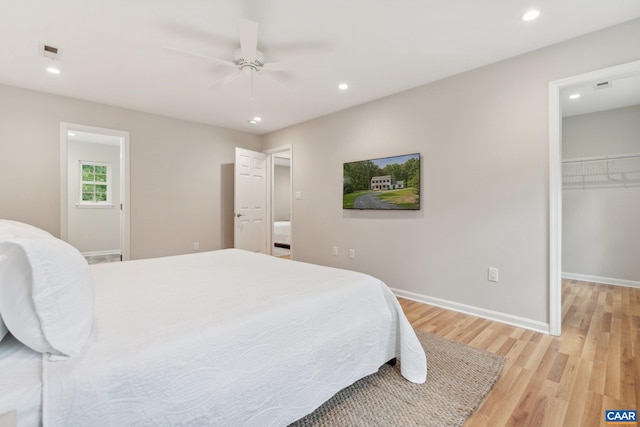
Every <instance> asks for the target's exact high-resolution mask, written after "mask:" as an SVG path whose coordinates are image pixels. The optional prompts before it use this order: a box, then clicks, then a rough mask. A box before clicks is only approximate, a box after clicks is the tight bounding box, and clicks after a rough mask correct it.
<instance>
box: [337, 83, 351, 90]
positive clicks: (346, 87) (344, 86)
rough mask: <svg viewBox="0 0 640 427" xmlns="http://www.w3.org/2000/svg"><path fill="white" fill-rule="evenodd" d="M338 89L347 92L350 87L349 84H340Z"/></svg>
mask: <svg viewBox="0 0 640 427" xmlns="http://www.w3.org/2000/svg"><path fill="white" fill-rule="evenodd" d="M338 89H340V90H347V89H349V85H348V84H347V83H340V84H339V85H338Z"/></svg>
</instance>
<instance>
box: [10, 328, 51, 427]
mask: <svg viewBox="0 0 640 427" xmlns="http://www.w3.org/2000/svg"><path fill="white" fill-rule="evenodd" d="M41 378H42V355H41V354H40V353H36V352H35V351H33V350H31V349H30V348H29V347H27V346H25V345H23V344H22V343H21V342H19V341H18V340H16V339H15V338H14V337H13V336H12V335H7V336H6V337H5V338H4V339H3V340H2V342H0V414H5V413H7V412H11V411H16V414H15V416H16V419H17V426H18V427H33V426H38V425H40V419H41V412H42V410H41V408H42V380H41ZM7 418H9V417H7ZM0 425H2V424H1V423H0Z"/></svg>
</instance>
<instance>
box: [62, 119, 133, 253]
mask: <svg viewBox="0 0 640 427" xmlns="http://www.w3.org/2000/svg"><path fill="white" fill-rule="evenodd" d="M71 130H77V131H80V132H90V133H97V134H103V135H110V136H115V137H118V138H120V200H121V201H122V209H121V210H120V251H121V254H122V259H123V260H125V261H126V260H129V259H131V243H130V235H131V224H130V210H129V205H130V201H131V196H130V192H129V178H130V173H129V132H127V131H122V130H115V129H106V128H100V127H95V126H87V125H80V124H75V123H66V122H61V123H60V237H61V238H62V240H65V241H67V240H68V238H69V216H68V215H69V208H68V196H69V194H68V193H69V189H68V183H67V180H68V170H69V169H68V166H69V165H68V163H69V159H68V157H67V156H68V141H67V133H68V132H69V131H71Z"/></svg>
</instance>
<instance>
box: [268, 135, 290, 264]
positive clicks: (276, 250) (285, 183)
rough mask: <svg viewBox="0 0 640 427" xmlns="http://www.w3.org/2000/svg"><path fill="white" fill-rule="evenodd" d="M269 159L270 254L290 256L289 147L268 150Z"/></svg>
mask: <svg viewBox="0 0 640 427" xmlns="http://www.w3.org/2000/svg"><path fill="white" fill-rule="evenodd" d="M268 153H269V154H270V157H271V189H270V198H271V243H272V244H271V254H272V255H274V256H277V257H283V258H291V254H292V250H293V247H292V239H291V234H292V233H291V230H292V228H293V227H292V224H293V222H292V206H291V200H292V188H293V187H292V155H291V147H289V146H287V147H281V148H277V149H274V150H269V151H268Z"/></svg>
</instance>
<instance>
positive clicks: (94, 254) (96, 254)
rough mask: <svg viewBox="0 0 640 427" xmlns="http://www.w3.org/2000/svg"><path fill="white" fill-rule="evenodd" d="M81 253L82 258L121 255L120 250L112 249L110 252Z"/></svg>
mask: <svg viewBox="0 0 640 427" xmlns="http://www.w3.org/2000/svg"><path fill="white" fill-rule="evenodd" d="M81 253H82V256H100V255H120V249H111V250H108V251H88V252H81Z"/></svg>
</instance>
